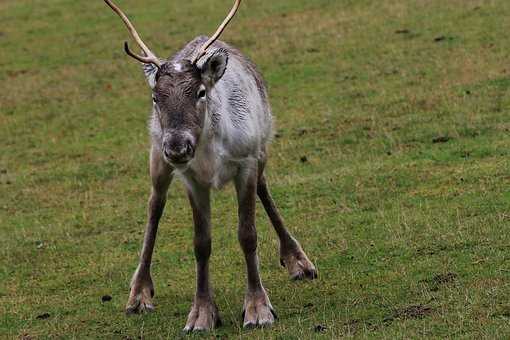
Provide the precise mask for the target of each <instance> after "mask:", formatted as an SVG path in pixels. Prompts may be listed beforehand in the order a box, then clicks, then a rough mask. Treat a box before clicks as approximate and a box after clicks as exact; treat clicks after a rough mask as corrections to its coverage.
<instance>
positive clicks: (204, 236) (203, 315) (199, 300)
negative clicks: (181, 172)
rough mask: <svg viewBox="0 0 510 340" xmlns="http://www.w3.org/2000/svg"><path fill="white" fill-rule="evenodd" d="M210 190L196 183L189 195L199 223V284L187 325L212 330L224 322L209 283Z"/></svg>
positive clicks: (189, 328)
mask: <svg viewBox="0 0 510 340" xmlns="http://www.w3.org/2000/svg"><path fill="white" fill-rule="evenodd" d="M209 196H210V190H209V188H204V187H202V186H200V185H198V184H196V183H193V184H192V185H191V186H190V188H189V190H188V197H189V201H190V204H191V208H192V210H193V221H194V224H195V237H194V239H193V244H194V247H195V259H196V271H197V286H196V293H195V299H194V301H193V305H192V307H191V311H190V313H189V315H188V321H187V322H186V326H185V327H184V331H185V332H190V331H206V330H211V329H213V328H214V327H216V326H219V325H220V324H221V320H220V316H219V313H218V308H217V307H216V304H215V303H214V300H213V293H212V289H211V285H210V283H209V257H210V255H211V208H210V197H209Z"/></svg>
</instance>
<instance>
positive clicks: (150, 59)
mask: <svg viewBox="0 0 510 340" xmlns="http://www.w3.org/2000/svg"><path fill="white" fill-rule="evenodd" d="M104 2H106V4H107V5H108V6H110V8H111V9H112V10H113V11H114V12H115V13H117V15H118V16H119V17H120V18H121V19H122V21H123V22H124V24H125V25H126V27H127V29H128V31H129V33H131V36H132V37H133V39H135V41H136V43H137V44H138V46H140V48H141V49H142V51H143V53H145V55H146V56H145V57H142V56H140V55H137V54H135V53H133V52H131V50H130V49H129V46H128V43H127V42H125V43H124V50H125V51H126V53H127V54H128V55H129V56H131V57H133V58H135V59H136V60H138V61H140V62H142V63H145V64H154V65H156V66H157V67H158V68H159V67H161V61H159V59H158V58H157V57H156V56H155V55H154V53H152V52H151V50H149V48H148V47H147V45H145V43H144V42H143V41H142V39H141V38H140V36H139V35H138V32H137V31H136V29H135V28H134V26H133V24H131V21H129V19H128V17H127V16H126V15H125V14H124V13H123V12H122V11H121V10H120V8H119V7H117V5H115V4H114V3H113V2H112V1H111V0H104Z"/></svg>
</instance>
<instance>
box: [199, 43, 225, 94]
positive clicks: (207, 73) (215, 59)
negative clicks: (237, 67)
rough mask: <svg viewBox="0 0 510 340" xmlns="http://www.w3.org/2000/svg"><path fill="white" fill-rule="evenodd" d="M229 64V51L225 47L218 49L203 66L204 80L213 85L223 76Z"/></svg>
mask: <svg viewBox="0 0 510 340" xmlns="http://www.w3.org/2000/svg"><path fill="white" fill-rule="evenodd" d="M227 64H228V52H227V50H226V49H224V48H220V49H217V50H216V51H214V52H213V53H212V54H211V55H209V57H208V59H207V60H206V61H205V62H204V63H203V65H202V67H201V72H202V80H203V81H204V83H206V84H207V85H209V86H213V85H214V84H215V83H216V82H217V81H218V80H220V79H221V77H223V75H224V74H225V70H226V69H227Z"/></svg>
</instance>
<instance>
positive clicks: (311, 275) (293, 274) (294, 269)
mask: <svg viewBox="0 0 510 340" xmlns="http://www.w3.org/2000/svg"><path fill="white" fill-rule="evenodd" d="M280 261H281V262H282V263H283V264H284V265H283V266H284V267H285V268H287V270H288V272H289V276H290V278H291V280H303V279H310V280H313V279H316V278H317V269H315V266H314V265H313V263H312V262H311V261H310V260H309V259H308V257H307V256H306V254H305V252H304V251H303V250H302V249H300V248H298V249H297V250H295V251H293V252H291V253H287V254H285V255H283V256H282V258H281V260H280Z"/></svg>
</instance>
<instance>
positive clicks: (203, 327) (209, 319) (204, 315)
mask: <svg viewBox="0 0 510 340" xmlns="http://www.w3.org/2000/svg"><path fill="white" fill-rule="evenodd" d="M221 324H222V323H221V319H220V316H219V312H218V307H216V304H215V303H214V302H213V301H211V300H209V299H198V298H195V302H193V306H192V307H191V311H190V313H189V315H188V321H187V322H186V326H185V327H184V329H183V331H184V332H186V333H190V332H204V331H210V330H212V329H213V328H216V327H220V326H221Z"/></svg>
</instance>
